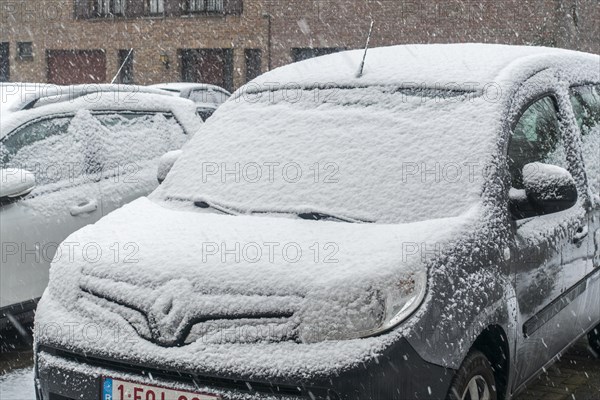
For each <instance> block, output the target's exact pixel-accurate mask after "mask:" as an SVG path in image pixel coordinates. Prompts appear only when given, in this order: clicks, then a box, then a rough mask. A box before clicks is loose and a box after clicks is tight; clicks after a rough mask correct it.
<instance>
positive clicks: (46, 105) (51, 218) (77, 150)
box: [0, 85, 202, 328]
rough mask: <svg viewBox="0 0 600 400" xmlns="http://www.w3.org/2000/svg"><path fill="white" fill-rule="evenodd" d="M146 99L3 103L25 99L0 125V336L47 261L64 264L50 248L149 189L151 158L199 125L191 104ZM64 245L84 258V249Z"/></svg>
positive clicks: (77, 96)
mask: <svg viewBox="0 0 600 400" xmlns="http://www.w3.org/2000/svg"><path fill="white" fill-rule="evenodd" d="M93 87H96V88H98V85H93ZM55 89H56V87H55ZM144 90H145V89H144ZM65 91H68V92H65ZM147 91H148V92H150V91H152V90H147ZM154 92H156V93H142V91H140V90H136V89H135V88H134V87H128V88H127V89H124V90H115V88H114V87H113V88H112V90H108V88H106V87H105V88H104V89H102V90H93V89H92V90H90V89H89V88H88V90H86V91H85V92H84V91H82V90H78V89H77V87H75V88H74V89H73V90H70V91H69V90H68V87H62V89H61V94H59V93H58V92H53V93H54V96H51V97H50V98H48V97H44V96H40V95H38V94H36V93H34V92H33V91H29V92H28V93H21V95H24V97H21V96H20V95H19V96H17V95H15V96H17V97H18V98H16V99H15V98H14V97H15V96H13V99H12V100H13V101H12V105H13V106H14V105H16V104H22V103H23V101H26V102H27V103H28V104H29V103H31V101H32V100H35V101H34V102H33V103H32V104H30V106H28V107H27V109H26V110H19V107H16V108H15V109H11V112H9V113H3V115H2V120H1V123H0V171H1V181H0V238H1V257H2V260H1V261H2V264H1V267H0V328H1V327H3V326H5V325H6V324H7V318H11V317H16V318H17V319H27V318H28V317H30V314H31V312H32V310H34V308H35V305H36V303H37V300H38V299H39V298H40V297H41V295H42V293H43V291H44V289H45V288H46V284H47V282H48V269H49V266H50V262H51V260H52V259H53V257H56V260H59V259H61V258H63V257H66V258H68V257H70V255H69V251H67V252H63V250H64V249H61V248H59V246H58V245H59V244H60V243H61V242H62V241H63V240H64V239H65V238H66V237H67V236H69V235H70V234H71V233H73V232H74V231H76V230H78V229H79V228H81V227H83V226H85V225H88V224H91V223H94V222H96V221H97V220H98V219H100V218H101V217H102V216H104V215H106V214H108V213H110V212H111V211H113V210H115V209H117V208H119V207H121V206H122V205H123V204H125V203H127V202H129V201H131V200H133V199H136V198H138V197H140V196H145V195H147V194H148V193H150V192H151V191H152V190H154V188H155V187H156V186H157V185H158V182H157V180H156V170H157V165H158V160H159V158H160V157H161V156H162V155H163V154H165V153H167V152H169V151H171V150H175V149H179V148H180V147H181V146H182V145H183V144H184V143H185V142H186V141H187V140H188V139H189V138H190V137H192V136H193V134H194V133H195V132H196V131H197V130H198V129H199V128H200V127H201V125H202V121H201V120H200V118H198V117H197V116H196V114H195V105H194V103H193V102H191V101H189V100H185V99H181V98H178V97H174V96H170V95H168V94H167V95H164V94H160V93H161V92H160V91H158V90H154ZM57 95H59V96H62V97H56V96H57ZM119 245H120V246H121V248H118V249H117V248H116V249H115V250H116V251H121V252H128V251H133V249H132V248H130V247H131V246H129V245H127V244H126V243H120V244H119ZM73 246H74V248H73V249H72V250H74V249H75V248H77V249H78V251H81V250H83V249H85V250H83V251H86V252H87V253H89V254H90V255H92V253H93V251H94V250H93V247H94V244H93V243H83V242H80V243H74V244H73Z"/></svg>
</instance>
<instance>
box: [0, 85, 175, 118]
mask: <svg viewBox="0 0 600 400" xmlns="http://www.w3.org/2000/svg"><path fill="white" fill-rule="evenodd" d="M0 90H1V95H2V98H1V99H0V103H1V107H2V111H3V112H4V113H8V112H14V111H20V110H25V109H31V108H34V107H41V106H44V105H47V104H55V103H58V102H61V101H68V100H73V99H75V98H77V97H81V96H85V95H86V94H91V93H97V92H120V93H151V94H159V95H164V96H176V94H174V93H172V92H169V91H166V90H160V89H157V88H150V87H146V86H138V85H121V84H105V83H102V84H97V83H93V84H82V85H55V84H51V83H27V82H26V83H17V82H15V83H4V84H2V86H1V87H0Z"/></svg>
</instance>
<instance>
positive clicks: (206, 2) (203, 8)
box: [187, 0, 224, 13]
mask: <svg viewBox="0 0 600 400" xmlns="http://www.w3.org/2000/svg"><path fill="white" fill-rule="evenodd" d="M187 10H188V11H189V12H191V13H195V12H206V13H212V12H219V13H222V12H223V11H224V8H223V0H187Z"/></svg>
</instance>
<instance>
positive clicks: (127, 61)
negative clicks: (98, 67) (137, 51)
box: [117, 50, 134, 85]
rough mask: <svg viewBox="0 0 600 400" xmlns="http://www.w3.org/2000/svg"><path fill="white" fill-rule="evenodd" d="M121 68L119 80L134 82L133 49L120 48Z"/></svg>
mask: <svg viewBox="0 0 600 400" xmlns="http://www.w3.org/2000/svg"><path fill="white" fill-rule="evenodd" d="M119 68H120V71H119V76H118V78H117V79H118V82H119V83H123V84H125V85H131V84H133V83H134V82H133V50H119Z"/></svg>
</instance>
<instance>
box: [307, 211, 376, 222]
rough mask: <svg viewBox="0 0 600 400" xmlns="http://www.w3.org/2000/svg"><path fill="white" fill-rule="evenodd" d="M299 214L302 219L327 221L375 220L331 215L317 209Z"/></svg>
mask: <svg viewBox="0 0 600 400" xmlns="http://www.w3.org/2000/svg"><path fill="white" fill-rule="evenodd" d="M297 215H298V217H300V218H302V219H308V220H313V221H323V220H325V221H340V222H350V223H371V222H373V221H366V220H362V219H357V218H348V217H339V216H337V215H331V214H326V213H322V212H316V211H311V212H304V213H298V214H297Z"/></svg>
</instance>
